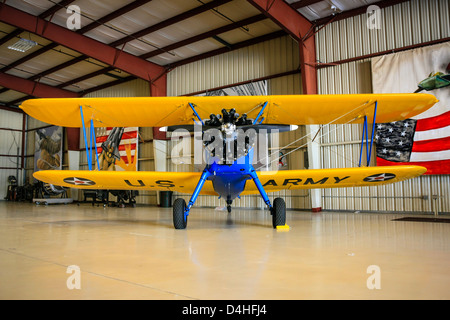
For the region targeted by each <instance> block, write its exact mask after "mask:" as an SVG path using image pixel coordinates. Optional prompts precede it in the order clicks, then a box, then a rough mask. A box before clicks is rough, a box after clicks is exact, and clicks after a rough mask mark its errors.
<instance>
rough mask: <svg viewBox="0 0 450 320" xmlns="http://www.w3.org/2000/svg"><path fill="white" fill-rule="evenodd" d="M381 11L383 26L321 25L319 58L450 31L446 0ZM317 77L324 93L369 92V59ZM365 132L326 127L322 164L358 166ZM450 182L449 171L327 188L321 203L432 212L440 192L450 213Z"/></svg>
mask: <svg viewBox="0 0 450 320" xmlns="http://www.w3.org/2000/svg"><path fill="white" fill-rule="evenodd" d="M381 12H382V15H381V17H382V24H381V29H380V30H376V29H375V30H370V29H368V28H367V24H366V21H367V20H366V19H367V16H366V15H360V16H356V17H353V18H349V19H346V20H342V21H337V22H334V23H331V24H329V25H328V26H326V27H325V28H324V29H322V30H321V31H320V32H319V33H318V34H317V35H316V44H317V50H318V60H319V61H320V62H323V63H330V62H335V61H340V60H344V59H350V58H354V57H358V56H362V55H367V54H371V53H377V52H380V51H385V50H391V49H396V48H401V47H405V46H409V45H414V44H419V43H423V42H428V41H432V40H437V39H441V38H446V37H449V35H450V23H449V15H448V13H449V2H448V1H447V0H437V1H436V0H429V1H423V0H421V1H418V0H414V1H410V2H405V3H402V4H398V5H395V6H392V7H388V8H386V9H383V10H382V11H381ZM318 81H319V93H320V94H346V93H370V92H372V82H371V63H370V60H369V59H367V60H361V61H357V62H351V63H346V64H342V65H339V66H333V67H328V68H323V69H320V70H319V72H318ZM361 133H362V127H361V126H358V125H345V126H329V127H325V128H324V129H323V137H322V140H321V144H322V146H321V153H322V166H323V168H336V167H342V166H355V165H357V164H358V162H359V151H360V144H359V143H360V141H361V136H362V134H361ZM372 161H373V160H372ZM372 164H373V163H372ZM449 186H450V176H448V175H441V176H422V177H419V178H417V179H413V180H409V181H405V182H402V183H397V184H395V185H389V186H385V187H370V188H369V187H367V188H347V189H327V190H324V191H323V200H324V203H323V208H324V209H330V210H370V211H414V212H433V210H434V207H433V200H431V199H432V195H439V196H441V198H439V200H438V208H439V211H440V212H450V196H449V195H450V192H449V188H450V187H449ZM424 196H425V197H428V198H425V199H424V198H423V197H424Z"/></svg>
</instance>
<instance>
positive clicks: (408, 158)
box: [375, 111, 450, 174]
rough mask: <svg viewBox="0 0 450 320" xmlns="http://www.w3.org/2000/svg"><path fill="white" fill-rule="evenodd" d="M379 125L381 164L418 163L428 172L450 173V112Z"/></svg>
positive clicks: (378, 150)
mask: <svg viewBox="0 0 450 320" xmlns="http://www.w3.org/2000/svg"><path fill="white" fill-rule="evenodd" d="M376 126H377V127H376V130H377V131H376V136H375V139H376V147H377V165H378V166H389V165H401V164H405V165H418V166H423V167H426V168H427V173H426V174H450V111H448V112H443V113H441V114H439V115H436V116H433V117H428V118H424V119H419V120H412V119H409V120H405V121H399V122H393V123H383V124H377V125H376Z"/></svg>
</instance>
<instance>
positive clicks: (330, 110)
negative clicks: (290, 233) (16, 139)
mask: <svg viewBox="0 0 450 320" xmlns="http://www.w3.org/2000/svg"><path fill="white" fill-rule="evenodd" d="M375 101H377V102H378V111H377V122H378V123H384V122H392V121H400V120H404V119H408V118H411V117H414V116H415V115H417V114H420V113H422V112H424V111H425V110H427V109H429V108H431V107H432V106H433V105H434V104H435V103H436V102H437V100H436V98H435V97H434V96H433V95H430V94H355V95H278V96H225V97H224V96H221V97H141V98H55V99H31V100H26V101H25V102H23V103H22V105H21V106H20V107H21V108H22V109H23V110H24V111H25V112H26V113H27V114H29V115H30V116H32V117H34V118H36V119H38V120H41V121H43V122H46V123H49V124H54V125H59V126H63V127H81V126H82V120H81V116H80V106H82V109H83V115H84V120H85V121H90V120H91V119H92V120H93V122H94V126H95V127H108V126H112V127H124V126H136V127H164V126H171V125H181V124H193V123H194V122H193V119H194V118H195V116H194V113H193V111H192V109H191V107H190V106H189V103H192V104H194V105H195V108H196V110H197V112H198V113H199V115H200V117H201V118H202V119H209V115H210V114H211V113H214V114H219V113H220V111H221V110H222V109H223V108H225V109H231V108H235V109H236V112H237V113H239V114H244V113H246V114H247V115H248V118H256V116H257V114H258V112H259V111H260V110H261V108H260V107H259V106H260V105H262V104H264V103H265V102H267V107H266V108H265V110H264V113H263V115H262V116H261V118H260V119H262V118H264V119H265V120H264V122H263V123H271V124H292V125H307V124H328V123H330V122H332V123H336V124H342V123H349V122H352V123H362V122H363V118H362V117H363V116H368V117H369V120H370V119H372V117H373V113H374V107H373V106H374V102H375Z"/></svg>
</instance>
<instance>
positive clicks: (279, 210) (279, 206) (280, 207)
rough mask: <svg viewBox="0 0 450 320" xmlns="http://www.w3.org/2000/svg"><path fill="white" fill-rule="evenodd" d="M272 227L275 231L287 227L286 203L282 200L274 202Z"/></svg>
mask: <svg viewBox="0 0 450 320" xmlns="http://www.w3.org/2000/svg"><path fill="white" fill-rule="evenodd" d="M272 225H273V228H274V229H275V228H276V227H277V226H284V225H286V203H285V202H284V200H283V199H281V198H276V199H275V200H273V206H272Z"/></svg>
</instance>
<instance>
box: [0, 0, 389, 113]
mask: <svg viewBox="0 0 450 320" xmlns="http://www.w3.org/2000/svg"><path fill="white" fill-rule="evenodd" d="M286 2H287V3H289V4H290V5H291V6H292V7H293V8H295V9H296V10H298V11H299V12H300V13H301V14H302V15H303V16H304V17H306V18H307V19H308V20H310V21H312V22H314V21H317V22H318V23H326V22H327V21H330V20H331V19H335V18H336V17H339V15H341V14H342V13H349V14H353V15H355V14H360V13H361V12H360V11H358V8H359V9H364V10H365V8H366V7H367V6H368V5H370V4H371V3H375V2H379V1H369V0H339V1H337V0H327V1H323V0H322V1H317V0H301V1H298V0H286ZM384 2H389V1H381V3H384ZM390 2H396V1H390ZM397 2H398V1H397ZM70 5H76V6H78V7H79V8H80V9H81V16H80V21H81V29H79V30H77V31H76V32H74V31H70V32H71V33H73V34H75V33H76V37H74V38H73V40H72V35H71V34H69V33H67V30H69V29H67V25H66V23H67V21H68V18H69V17H70V16H71V13H67V8H68V7H69V6H70ZM2 11H3V15H2ZM5 13H8V14H7V16H6V14H5ZM12 16H14V19H13V18H12ZM19 17H22V18H19ZM8 19H9V20H8ZM34 19H36V20H34ZM24 20H25V21H24ZM28 20H30V21H31V20H33V21H35V22H30V23H29V24H27V22H28ZM33 23H35V24H36V26H34V25H33ZM39 23H41V25H42V26H41V27H42V29H43V32H41V34H44V33H45V32H53V30H55V31H54V32H55V33H56V34H57V35H56V36H55V37H58V33H59V36H61V37H62V39H61V41H58V42H57V41H54V42H53V41H51V40H48V39H46V38H44V37H42V36H39V35H38V34H39V32H37V31H36V32H35V29H36V30H37V29H38V24H39ZM27 28H28V29H27ZM285 34H286V33H285V31H283V30H282V29H281V28H280V27H279V26H278V25H277V24H276V23H274V22H273V21H272V20H271V19H268V18H267V17H266V16H264V15H263V14H261V12H260V11H259V10H258V9H256V8H255V7H254V6H253V5H252V4H250V3H249V2H248V1H247V0H210V1H207V0H135V1H131V0H108V1H106V0H104V1H101V0H60V1H59V2H58V1H57V0H6V1H2V2H1V3H0V77H3V81H2V82H1V83H2V85H3V87H0V104H3V105H7V106H13V105H17V104H19V103H20V102H21V101H22V100H24V99H27V98H30V97H32V96H31V95H29V94H27V93H24V92H20V91H19V90H17V87H14V88H15V89H16V90H11V89H10V88H11V87H12V86H8V84H9V83H11V84H12V83H13V82H14V81H15V80H18V82H19V83H20V80H22V79H27V80H29V81H32V82H28V83H32V84H34V86H37V85H47V86H51V87H53V88H55V89H60V90H61V92H63V93H64V92H69V94H70V95H72V94H73V93H76V94H78V95H80V96H82V95H84V94H86V93H89V92H92V91H95V90H98V89H100V88H104V87H108V86H111V85H114V84H117V83H121V82H124V81H128V80H131V79H135V78H136V77H141V78H145V76H140V74H139V72H138V71H139V70H138V71H136V72H127V71H130V70H128V69H127V68H122V70H121V69H119V68H118V67H117V66H118V64H114V65H115V67H111V64H110V63H108V61H106V60H105V61H102V59H99V57H101V56H102V52H101V51H103V50H105V49H111V50H115V51H114V54H115V56H116V57H120V59H123V58H126V59H128V60H124V63H126V62H127V61H136V60H137V59H140V60H145V63H147V65H146V66H154V72H155V74H158V72H159V73H160V72H167V71H170V70H171V69H172V68H175V67H177V66H179V65H182V64H185V63H189V62H192V61H196V60H200V59H203V58H204V57H206V56H211V55H215V54H220V53H222V52H224V51H229V50H233V49H236V48H242V47H244V46H248V45H251V44H254V43H258V42H262V41H265V40H268V39H273V38H275V37H280V36H282V35H285ZM20 38H24V39H29V40H32V41H34V42H36V43H37V45H36V46H34V47H33V48H31V49H30V50H28V51H26V52H19V51H14V50H10V49H8V47H9V46H11V45H12V44H14V43H15V42H17V41H18V40H19V39H20ZM92 39H93V40H95V42H92V43H93V44H92V46H93V45H95V46H94V47H92V48H83V50H84V51H83V50H82V48H81V47H82V46H86V45H91V42H90V41H91V40H92ZM64 40H65V41H64ZM61 43H64V45H61ZM97 44H98V46H97ZM89 49H92V53H91V54H83V53H80V52H88V51H89ZM124 56H125V57H124ZM118 59H119V58H118ZM133 59H134V60H133ZM124 69H125V70H126V71H124ZM161 70H162V71H161ZM153 77H154V75H152V76H151V77H149V78H150V79H151V78H153ZM5 79H6V80H5ZM10 79H12V80H14V81H10ZM14 83H15V82H14ZM25 92H27V91H25ZM33 92H35V91H33ZM36 96H37V94H36Z"/></svg>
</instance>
